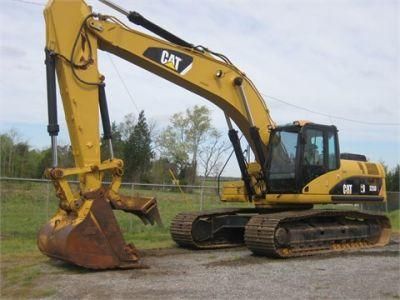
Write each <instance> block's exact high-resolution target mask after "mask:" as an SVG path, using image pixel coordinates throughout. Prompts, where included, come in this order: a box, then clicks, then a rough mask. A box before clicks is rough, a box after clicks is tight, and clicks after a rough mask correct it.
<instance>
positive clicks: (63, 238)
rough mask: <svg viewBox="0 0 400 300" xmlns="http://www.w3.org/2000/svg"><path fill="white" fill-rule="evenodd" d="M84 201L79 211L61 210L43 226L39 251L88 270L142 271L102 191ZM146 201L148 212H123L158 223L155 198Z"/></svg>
mask: <svg viewBox="0 0 400 300" xmlns="http://www.w3.org/2000/svg"><path fill="white" fill-rule="evenodd" d="M85 198H86V199H87V200H86V201H85V202H87V201H88V202H87V203H84V204H83V205H82V207H81V209H82V211H78V212H69V213H67V212H65V211H63V210H61V209H60V210H59V211H58V212H57V213H56V215H55V216H54V217H53V218H52V219H51V220H50V221H49V222H48V223H47V224H45V225H44V226H43V227H42V229H41V230H40V231H39V235H38V247H39V249H40V251H41V252H43V253H44V254H45V255H47V256H50V257H53V258H56V259H60V260H63V261H66V262H70V263H73V264H76V265H79V266H83V267H86V268H89V269H113V268H123V269H127V268H143V267H144V266H143V265H142V264H141V262H140V258H139V254H138V251H137V249H136V248H135V247H134V245H132V244H126V243H125V241H124V238H123V235H122V233H121V230H120V227H119V226H118V223H117V220H116V218H115V216H114V213H113V211H112V204H111V203H110V201H109V200H108V199H107V197H106V193H105V192H104V190H103V189H99V190H98V191H96V192H91V193H87V194H85ZM143 199H147V198H143ZM149 199H150V200H149ZM149 199H147V201H148V202H150V204H151V206H150V208H149V209H148V210H147V211H144V210H133V211H132V210H125V211H129V212H131V213H136V212H137V211H140V213H141V214H142V217H143V218H146V219H148V220H152V221H153V222H154V220H155V221H157V216H158V218H159V214H158V209H157V202H156V201H155V199H154V198H149ZM90 201H91V203H90ZM144 202H145V201H144V200H143V201H141V202H139V204H136V205H135V204H134V203H133V202H132V203H131V204H132V205H131V206H132V207H139V206H140V207H142V206H143V204H146V203H144ZM88 205H89V209H88ZM144 207H147V206H146V205H144ZM149 214H150V215H149ZM154 215H156V216H154ZM139 217H140V216H139ZM160 221H161V220H160Z"/></svg>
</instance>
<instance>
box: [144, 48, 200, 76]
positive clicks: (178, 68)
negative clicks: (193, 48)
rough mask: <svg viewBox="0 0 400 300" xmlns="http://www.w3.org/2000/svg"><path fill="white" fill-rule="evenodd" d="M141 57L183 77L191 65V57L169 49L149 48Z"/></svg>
mask: <svg viewBox="0 0 400 300" xmlns="http://www.w3.org/2000/svg"><path fill="white" fill-rule="evenodd" d="M143 55H144V56H145V57H147V58H149V59H151V60H152V61H155V62H156V63H159V64H161V65H163V66H164V67H167V68H168V69H171V70H173V71H175V72H177V73H179V74H181V75H185V74H186V73H187V72H188V71H189V70H190V69H191V68H192V64H193V57H191V56H189V55H186V54H185V53H181V52H178V51H175V50H171V49H163V48H154V47H150V48H147V49H146V51H145V52H144V53H143Z"/></svg>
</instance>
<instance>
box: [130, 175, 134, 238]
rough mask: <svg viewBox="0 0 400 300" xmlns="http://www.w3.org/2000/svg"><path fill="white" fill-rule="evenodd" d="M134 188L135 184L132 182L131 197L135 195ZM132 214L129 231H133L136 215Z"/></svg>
mask: <svg viewBox="0 0 400 300" xmlns="http://www.w3.org/2000/svg"><path fill="white" fill-rule="evenodd" d="M134 190H135V184H134V183H133V182H132V184H131V197H133V193H134ZM130 215H131V217H130V218H129V232H132V228H133V217H134V215H132V214H130Z"/></svg>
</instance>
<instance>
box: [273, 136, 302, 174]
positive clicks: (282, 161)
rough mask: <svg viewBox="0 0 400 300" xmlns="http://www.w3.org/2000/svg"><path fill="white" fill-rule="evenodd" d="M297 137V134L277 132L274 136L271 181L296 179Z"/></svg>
mask: <svg viewBox="0 0 400 300" xmlns="http://www.w3.org/2000/svg"><path fill="white" fill-rule="evenodd" d="M297 136H298V133H297V132H289V131H277V132H275V133H274V134H273V136H272V140H271V142H272V148H271V167H270V173H269V178H270V180H274V179H294V178H295V164H296V150H297Z"/></svg>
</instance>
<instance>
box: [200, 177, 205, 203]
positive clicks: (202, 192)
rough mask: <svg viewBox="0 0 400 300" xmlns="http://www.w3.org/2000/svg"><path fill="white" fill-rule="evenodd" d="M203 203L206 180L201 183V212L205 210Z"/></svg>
mask: <svg viewBox="0 0 400 300" xmlns="http://www.w3.org/2000/svg"><path fill="white" fill-rule="evenodd" d="M203 201H204V180H203V181H202V182H201V187H200V211H202V210H203Z"/></svg>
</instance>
